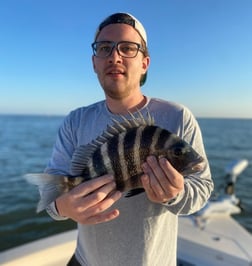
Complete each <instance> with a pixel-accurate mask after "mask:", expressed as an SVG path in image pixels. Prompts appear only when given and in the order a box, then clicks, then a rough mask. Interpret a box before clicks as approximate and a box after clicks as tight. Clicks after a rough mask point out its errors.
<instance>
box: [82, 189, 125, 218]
mask: <svg viewBox="0 0 252 266" xmlns="http://www.w3.org/2000/svg"><path fill="white" fill-rule="evenodd" d="M121 195H122V193H121V192H120V191H116V192H114V193H113V194H111V195H110V196H109V197H108V198H105V199H104V200H103V201H101V202H99V203H97V204H96V205H93V206H91V207H90V208H88V209H87V210H85V212H84V213H83V215H84V216H86V217H93V216H97V215H98V216H99V215H101V214H102V213H103V212H104V211H106V210H107V209H108V208H110V207H111V206H112V205H113V204H114V203H115V202H116V201H117V200H119V199H120V197H121Z"/></svg>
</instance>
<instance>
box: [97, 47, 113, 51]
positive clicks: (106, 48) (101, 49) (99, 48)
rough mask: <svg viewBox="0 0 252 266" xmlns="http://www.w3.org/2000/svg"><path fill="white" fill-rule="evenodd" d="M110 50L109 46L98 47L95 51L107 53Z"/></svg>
mask: <svg viewBox="0 0 252 266" xmlns="http://www.w3.org/2000/svg"><path fill="white" fill-rule="evenodd" d="M110 49H111V47H110V46H100V47H98V49H97V51H99V52H109V51H110Z"/></svg>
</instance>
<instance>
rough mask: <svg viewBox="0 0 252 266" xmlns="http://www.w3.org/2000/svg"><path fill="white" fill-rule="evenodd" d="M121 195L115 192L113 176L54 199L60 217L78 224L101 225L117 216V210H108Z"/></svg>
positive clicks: (87, 182) (82, 185)
mask: <svg viewBox="0 0 252 266" xmlns="http://www.w3.org/2000/svg"><path fill="white" fill-rule="evenodd" d="M121 194H122V193H121V192H120V191H117V190H116V184H115V181H114V178H113V176H111V175H104V176H102V177H99V178H94V179H92V180H89V181H86V182H83V183H82V184H80V185H78V186H77V187H75V188H74V189H72V190H71V191H69V192H68V193H65V194H63V195H61V196H60V197H58V198H57V199H56V206H57V210H58V212H59V215H60V216H63V217H68V218H71V219H72V220H74V221H76V222H78V223H81V224H97V223H103V222H108V221H111V220H113V219H115V218H117V217H118V216H119V210H117V209H114V210H108V209H109V208H110V207H111V206H112V205H113V204H114V203H115V202H116V201H117V200H119V199H120V198H121Z"/></svg>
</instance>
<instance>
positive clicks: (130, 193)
mask: <svg viewBox="0 0 252 266" xmlns="http://www.w3.org/2000/svg"><path fill="white" fill-rule="evenodd" d="M143 192H145V190H144V188H134V189H131V190H130V191H128V192H127V194H126V195H125V198H129V197H133V196H136V195H138V194H140V193H143Z"/></svg>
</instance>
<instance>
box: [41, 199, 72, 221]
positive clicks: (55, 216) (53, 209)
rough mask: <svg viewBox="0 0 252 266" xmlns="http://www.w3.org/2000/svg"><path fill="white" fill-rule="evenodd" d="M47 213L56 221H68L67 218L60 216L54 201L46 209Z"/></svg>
mask: <svg viewBox="0 0 252 266" xmlns="http://www.w3.org/2000/svg"><path fill="white" fill-rule="evenodd" d="M46 211H47V213H48V214H49V215H50V216H51V217H52V218H53V219H54V220H56V221H64V220H67V219H68V218H67V217H63V216H60V215H59V213H58V210H57V208H56V204H55V201H53V202H52V203H50V204H49V205H48V206H47V207H46Z"/></svg>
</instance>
